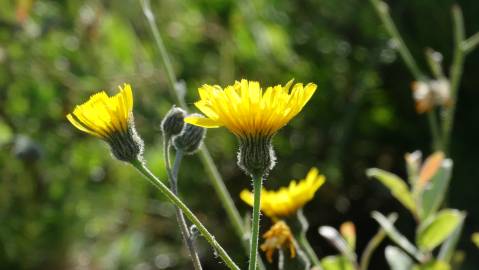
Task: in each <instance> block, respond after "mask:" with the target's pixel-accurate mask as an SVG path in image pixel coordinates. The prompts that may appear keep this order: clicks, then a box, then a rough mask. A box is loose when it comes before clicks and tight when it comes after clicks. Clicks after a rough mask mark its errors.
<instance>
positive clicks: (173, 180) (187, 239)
mask: <svg viewBox="0 0 479 270" xmlns="http://www.w3.org/2000/svg"><path fill="white" fill-rule="evenodd" d="M169 148H170V147H169V139H168V138H166V137H165V136H163V155H164V157H165V167H166V171H167V173H168V178H169V179H170V189H171V191H172V192H173V193H174V194H175V195H176V196H178V172H179V168H180V164H181V159H182V158H183V151H181V150H179V151H177V152H176V157H175V163H174V164H173V172H172V171H171V167H170V151H169ZM175 210H176V220H177V221H178V225H179V227H180V232H181V237H182V238H183V242H184V244H185V246H186V247H187V249H188V253H189V254H190V257H191V260H192V262H193V267H194V268H195V270H201V269H202V267H201V261H200V258H199V256H198V252H197V251H196V249H195V243H194V242H193V239H192V238H191V235H190V232H189V230H188V224H187V223H186V220H185V216H184V215H183V212H182V211H181V209H180V208H179V207H178V206H175Z"/></svg>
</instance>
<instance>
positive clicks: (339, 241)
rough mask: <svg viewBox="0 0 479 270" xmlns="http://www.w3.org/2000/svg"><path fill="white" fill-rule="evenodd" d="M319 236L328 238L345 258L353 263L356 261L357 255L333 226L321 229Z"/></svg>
mask: <svg viewBox="0 0 479 270" xmlns="http://www.w3.org/2000/svg"><path fill="white" fill-rule="evenodd" d="M319 234H320V235H321V236H322V237H324V238H326V239H327V240H328V241H329V242H330V243H331V244H332V245H333V246H334V247H335V248H336V249H338V251H339V252H341V254H342V255H344V257H346V258H347V259H349V260H350V261H351V262H355V261H356V254H355V253H354V251H353V250H352V249H351V247H350V246H349V245H348V242H346V240H345V239H344V238H343V237H342V236H341V234H339V232H338V231H337V230H336V229H335V228H333V227H331V226H321V227H319Z"/></svg>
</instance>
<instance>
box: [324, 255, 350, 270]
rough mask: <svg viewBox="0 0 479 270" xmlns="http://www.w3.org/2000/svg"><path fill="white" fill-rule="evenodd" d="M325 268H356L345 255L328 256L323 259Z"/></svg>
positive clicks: (327, 269)
mask: <svg viewBox="0 0 479 270" xmlns="http://www.w3.org/2000/svg"><path fill="white" fill-rule="evenodd" d="M321 266H322V267H323V270H354V265H353V264H352V263H351V262H350V261H348V259H346V257H343V256H328V257H325V258H323V259H322V260H321Z"/></svg>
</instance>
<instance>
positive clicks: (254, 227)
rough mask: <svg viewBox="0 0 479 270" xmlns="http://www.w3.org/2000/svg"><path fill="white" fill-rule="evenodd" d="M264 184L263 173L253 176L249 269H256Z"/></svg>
mask: <svg viewBox="0 0 479 270" xmlns="http://www.w3.org/2000/svg"><path fill="white" fill-rule="evenodd" d="M262 185H263V175H260V176H256V175H254V176H253V193H254V201H253V214H252V215H253V221H252V223H251V238H250V250H249V252H250V253H249V266H248V269H249V270H256V266H257V263H256V259H257V258H258V236H259V216H260V210H261V209H260V206H261V188H262Z"/></svg>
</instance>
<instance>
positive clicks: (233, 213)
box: [140, 0, 265, 270]
mask: <svg viewBox="0 0 479 270" xmlns="http://www.w3.org/2000/svg"><path fill="white" fill-rule="evenodd" d="M140 3H141V6H142V9H143V13H144V14H145V17H146V19H147V21H148V25H149V27H150V29H151V32H152V33H153V37H154V39H155V42H156V46H157V47H158V50H159V52H160V57H161V63H162V65H163V68H164V69H165V72H166V74H167V77H168V85H169V89H170V94H171V96H172V97H173V98H174V99H175V102H176V103H177V105H179V106H180V107H181V108H183V109H184V110H188V106H187V105H186V102H185V99H184V96H183V95H182V94H181V93H180V92H179V91H176V76H175V72H174V70H173V67H172V64H171V61H170V57H169V54H168V51H167V50H166V47H165V45H164V43H163V39H162V38H161V34H160V31H159V30H158V27H157V25H156V22H155V15H154V14H153V12H152V10H151V7H150V3H149V0H141V1H140ZM199 155H200V159H201V162H202V163H203V166H204V167H205V169H206V173H207V174H208V176H209V179H210V181H211V184H212V185H213V188H214V190H215V192H216V194H217V195H218V198H219V199H220V201H221V204H222V206H223V207H224V208H225V210H226V215H227V216H228V219H229V220H230V222H231V225H232V226H233V229H234V231H235V233H236V234H237V235H238V237H240V239H241V240H242V244H243V246H244V248H245V249H246V251H248V248H249V246H248V243H247V241H245V240H246V238H245V235H246V231H245V228H244V225H243V222H242V219H241V216H240V214H239V211H238V209H237V208H236V206H235V205H234V202H233V199H232V198H231V194H230V193H229V192H228V190H227V189H226V186H225V184H224V181H223V179H222V177H221V175H220V174H219V172H218V168H217V167H216V165H215V163H214V161H213V159H212V158H211V155H210V153H209V151H208V148H207V147H206V146H205V145H204V144H203V145H202V146H201V147H200V151H199ZM258 264H259V268H260V269H261V270H264V269H265V267H264V264H263V262H262V261H261V260H260V259H259V260H258Z"/></svg>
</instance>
